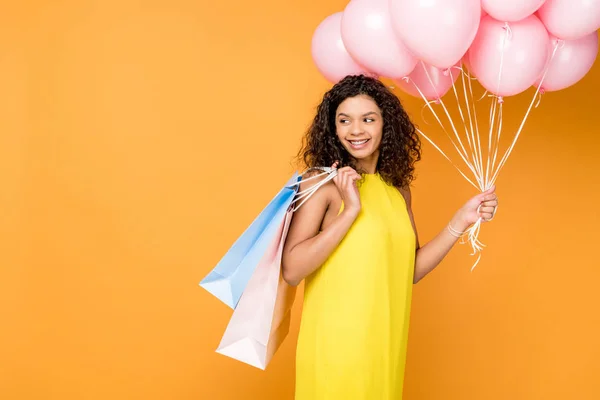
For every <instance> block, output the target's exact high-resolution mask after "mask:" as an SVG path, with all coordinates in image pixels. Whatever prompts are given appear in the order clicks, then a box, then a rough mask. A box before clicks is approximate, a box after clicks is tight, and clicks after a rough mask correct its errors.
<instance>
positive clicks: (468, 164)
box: [403, 77, 478, 188]
mask: <svg viewBox="0 0 600 400" xmlns="http://www.w3.org/2000/svg"><path fill="white" fill-rule="evenodd" d="M403 79H404V80H405V81H407V82H408V81H410V82H412V83H413V85H414V87H415V89H416V90H417V91H418V92H419V95H420V96H421V98H422V99H423V100H424V101H425V102H426V104H425V105H426V106H427V107H428V108H429V110H430V111H431V113H432V114H433V116H434V118H435V119H436V121H437V122H438V124H439V125H440V127H441V128H442V130H443V131H444V133H445V134H446V136H447V137H448V139H449V140H450V143H452V145H453V146H454V148H455V149H456V152H457V153H458V154H459V155H460V157H461V158H462V160H463V161H464V163H465V164H466V165H467V167H468V168H469V169H470V170H471V172H473V174H475V176H477V173H476V172H475V169H474V167H473V166H472V165H471V163H470V162H469V161H468V160H467V158H466V156H465V154H463V153H462V152H461V151H460V148H459V146H458V145H457V144H456V143H455V142H454V140H453V139H452V137H451V136H450V134H449V133H448V130H447V129H446V127H445V125H444V124H443V123H442V121H441V119H440V117H439V116H438V114H437V113H436V112H435V110H434V109H433V107H431V104H430V103H431V102H429V101H428V100H427V98H426V97H425V95H424V94H423V92H422V91H421V89H420V88H419V86H418V85H417V84H416V83H415V82H414V81H413V80H412V79H410V78H408V77H405V78H403ZM440 104H442V105H443V102H442V101H441V100H440ZM448 119H449V120H450V123H451V125H452V127H453V128H454V124H452V117H450V115H448ZM454 133H455V136H456V137H457V138H458V140H459V143H461V147H462V148H463V150H464V146H462V142H460V137H458V134H457V133H456V128H454ZM424 137H425V136H424ZM426 139H428V140H429V141H430V142H432V143H433V141H431V140H430V139H429V138H427V137H426ZM435 147H436V149H438V150H439V151H440V152H441V150H440V148H439V147H438V146H435ZM442 153H443V152H442ZM465 153H466V151H465ZM445 157H446V159H448V160H449V158H448V157H447V156H445ZM453 165H454V164H453ZM459 171H460V170H459ZM461 174H462V172H461ZM463 176H464V174H463ZM469 182H471V181H470V180H469ZM471 184H473V183H472V182H471ZM474 186H475V187H476V188H477V187H478V186H477V185H474Z"/></svg>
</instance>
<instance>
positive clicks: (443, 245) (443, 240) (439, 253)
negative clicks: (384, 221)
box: [402, 188, 498, 283]
mask: <svg viewBox="0 0 600 400" xmlns="http://www.w3.org/2000/svg"><path fill="white" fill-rule="evenodd" d="M402 194H403V195H404V197H405V199H406V203H407V208H408V214H409V216H410V220H411V223H412V225H413V229H414V230H415V235H416V234H417V231H416V226H415V222H414V216H413V212H412V197H411V193H410V190H402ZM480 205H481V209H480V210H479V212H478V208H479V206H480ZM497 205H498V201H497V197H496V195H495V194H494V188H492V189H490V190H488V191H487V192H485V193H482V194H479V195H477V196H475V197H473V198H472V199H470V200H469V201H468V202H467V203H466V204H465V205H464V206H463V207H462V208H461V209H460V210H459V211H457V212H456V214H455V215H454V216H453V217H452V219H451V221H450V226H452V228H454V229H456V230H457V231H460V232H464V231H466V230H467V229H468V228H469V226H471V224H473V223H475V221H477V219H479V217H483V218H484V219H487V220H490V219H491V218H492V216H493V213H494V209H495V207H496V206H497ZM458 239H459V238H458V237H456V236H454V235H452V234H451V233H450V230H449V229H448V226H446V228H444V230H443V231H442V232H440V233H439V234H438V235H437V236H436V237H434V238H433V239H432V240H431V241H430V242H428V243H427V244H425V245H424V246H423V247H420V246H419V242H418V238H417V246H416V259H415V272H414V278H413V283H417V282H419V281H420V280H421V279H423V278H424V277H425V276H426V275H427V274H428V273H430V272H431V271H433V269H435V267H437V266H438V265H439V264H440V263H441V262H442V260H443V259H444V258H445V257H446V255H448V253H449V252H450V250H451V249H452V247H454V245H455V244H456V242H457V241H458Z"/></svg>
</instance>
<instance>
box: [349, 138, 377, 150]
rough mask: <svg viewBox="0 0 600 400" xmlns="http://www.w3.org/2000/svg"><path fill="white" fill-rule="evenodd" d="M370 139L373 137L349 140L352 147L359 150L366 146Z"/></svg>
mask: <svg viewBox="0 0 600 400" xmlns="http://www.w3.org/2000/svg"><path fill="white" fill-rule="evenodd" d="M369 140H371V139H361V140H348V143H350V147H352V148H353V149H355V150H359V149H362V148H363V147H365V146H366V144H367V143H368V142H369Z"/></svg>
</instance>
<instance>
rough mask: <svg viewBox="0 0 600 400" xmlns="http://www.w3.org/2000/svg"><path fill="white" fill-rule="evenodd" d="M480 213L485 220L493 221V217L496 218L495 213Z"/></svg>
mask: <svg viewBox="0 0 600 400" xmlns="http://www.w3.org/2000/svg"><path fill="white" fill-rule="evenodd" d="M479 215H480V216H481V218H482V219H483V220H484V221H488V222H489V221H491V220H492V218H494V214H492V213H489V212H483V213H481V214H479Z"/></svg>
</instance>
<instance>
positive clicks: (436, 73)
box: [395, 61, 461, 100]
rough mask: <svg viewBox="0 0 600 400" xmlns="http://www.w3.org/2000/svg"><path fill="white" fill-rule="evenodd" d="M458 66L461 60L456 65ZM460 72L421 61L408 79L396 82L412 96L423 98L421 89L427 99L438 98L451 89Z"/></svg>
mask: <svg viewBox="0 0 600 400" xmlns="http://www.w3.org/2000/svg"><path fill="white" fill-rule="evenodd" d="M458 66H460V62H459V63H457V64H456V65H455V67H458ZM460 74H461V72H460V70H459V69H457V68H451V69H450V70H448V69H440V68H437V67H434V66H432V65H429V64H426V63H425V62H423V61H421V62H419V63H418V64H417V66H416V67H415V69H414V71H413V72H412V73H411V74H410V75H408V77H407V79H399V80H396V81H395V82H396V84H397V85H398V87H399V88H400V89H402V91H404V92H406V93H408V94H410V95H412V96H415V97H418V98H420V99H422V98H423V97H422V96H421V94H420V93H419V90H420V91H421V93H423V96H425V98H426V99H427V100H437V99H439V98H440V97H442V96H443V95H445V94H446V93H447V92H448V90H450V88H451V87H452V85H453V84H454V82H456V80H457V79H458V77H459V76H460ZM415 85H416V86H417V87H418V88H419V90H417V88H416V87H415Z"/></svg>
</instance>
